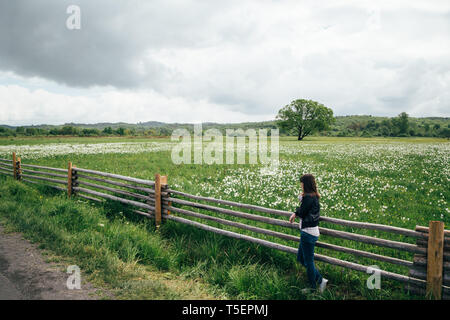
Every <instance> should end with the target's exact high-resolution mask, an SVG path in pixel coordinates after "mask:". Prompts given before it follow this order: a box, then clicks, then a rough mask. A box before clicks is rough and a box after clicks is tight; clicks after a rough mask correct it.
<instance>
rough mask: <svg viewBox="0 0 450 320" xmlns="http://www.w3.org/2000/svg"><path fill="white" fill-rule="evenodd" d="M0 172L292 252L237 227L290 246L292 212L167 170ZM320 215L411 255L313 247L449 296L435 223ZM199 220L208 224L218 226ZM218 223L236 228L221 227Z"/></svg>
mask: <svg viewBox="0 0 450 320" xmlns="http://www.w3.org/2000/svg"><path fill="white" fill-rule="evenodd" d="M0 174H3V175H8V176H13V177H14V178H15V179H17V180H22V181H24V182H27V183H32V184H45V185H47V186H50V187H52V188H55V189H57V190H61V191H66V192H67V194H68V196H69V197H71V196H77V197H80V198H83V199H86V200H90V201H96V202H103V201H105V200H109V201H117V202H120V203H123V204H125V205H129V206H131V207H132V208H133V209H132V211H133V212H135V213H136V214H139V215H142V216H145V217H147V218H152V219H154V220H155V224H156V226H157V228H158V227H159V226H160V224H161V223H162V221H163V220H171V221H175V222H178V223H183V224H187V225H191V226H194V227H196V228H199V229H202V230H206V231H209V232H214V233H217V234H221V235H224V236H228V237H231V238H235V239H241V240H245V241H249V242H252V243H256V244H259V245H262V246H265V247H269V248H272V249H276V250H281V251H283V252H288V253H292V254H296V253H297V248H296V247H292V246H290V245H285V244H282V243H278V242H274V241H269V240H266V239H261V238H257V237H254V236H250V235H248V234H244V233H242V231H244V232H250V233H254V234H258V235H263V236H264V237H273V238H274V239H278V241H285V242H286V243H288V244H289V243H292V242H293V243H295V244H296V245H298V241H299V236H298V232H297V233H296V234H295V235H294V234H292V231H293V230H298V227H299V225H298V223H289V222H288V221H287V217H289V216H290V215H291V214H292V212H289V211H285V210H279V209H271V208H266V207H261V206H257V205H252V204H244V203H239V202H235V201H229V200H222V199H215V198H212V197H205V196H199V195H193V194H189V193H186V192H182V191H178V190H173V189H171V188H170V187H169V185H168V182H167V176H162V175H159V174H156V175H155V180H154V181H151V180H145V179H139V178H133V177H128V176H123V175H119V174H112V173H107V172H102V171H96V170H90V169H85V168H77V167H75V166H74V165H72V163H70V162H69V166H68V168H67V169H62V168H52V167H46V166H40V165H32V164H23V163H22V162H21V160H20V158H18V157H16V155H15V153H14V154H13V158H12V160H10V159H3V158H0ZM61 185H64V186H61ZM226 207H228V208H226ZM143 210H144V211H143ZM188 218H189V219H188ZM198 220H199V221H198ZM200 221H201V222H200ZM245 221H248V222H247V223H246V222H245ZM320 221H321V222H324V223H327V224H330V225H338V226H341V227H345V228H349V229H351V232H349V231H343V230H335V229H330V228H325V227H322V226H320V227H319V231H320V233H321V234H322V235H325V236H327V237H330V238H333V239H342V240H344V241H347V242H348V241H351V243H361V244H364V245H369V246H373V247H378V248H385V249H384V250H387V251H389V252H390V253H391V254H392V253H395V254H397V253H400V252H405V253H406V254H407V255H408V254H414V256H413V257H412V259H411V261H410V260H407V259H405V258H404V256H405V255H404V254H403V255H402V257H403V258H400V257H398V256H397V257H396V256H391V255H384V254H380V253H379V252H376V253H375V252H370V250H369V251H366V250H360V249H355V248H350V247H346V246H342V245H337V244H334V243H328V242H323V241H318V242H317V243H316V246H317V247H318V248H323V249H325V250H329V251H330V252H341V253H344V254H348V255H351V256H353V257H360V258H364V259H369V260H376V261H381V262H383V263H387V264H391V265H395V266H400V267H404V268H406V269H407V271H408V275H404V274H398V273H395V272H390V271H386V270H380V274H381V276H383V277H385V278H387V279H392V280H396V281H400V282H402V283H404V284H405V289H406V290H407V291H409V292H411V293H413V294H419V295H426V296H428V297H432V298H435V299H441V298H442V299H449V298H450V230H444V225H443V223H442V222H430V226H428V227H425V226H416V228H415V230H410V229H406V228H399V227H393V226H386V225H382V224H375V223H368V222H359V221H349V220H344V219H337V218H332V217H326V216H322V217H321V218H320ZM204 222H210V223H213V224H216V225H218V226H220V228H219V227H216V226H212V225H208V224H205V223H204ZM261 225H264V227H263V226H261ZM224 226H228V227H231V228H235V229H237V230H241V232H237V231H231V230H225V229H223V227H224ZM354 229H366V230H373V231H376V232H382V233H389V234H394V235H397V238H398V237H407V238H412V239H413V240H415V243H410V242H403V240H402V241H394V240H388V239H383V238H379V237H375V236H369V235H363V234H358V233H356V232H354ZM283 230H284V231H286V232H283ZM364 248H365V247H364ZM315 260H317V261H321V262H324V263H328V264H331V265H335V266H340V267H343V268H348V269H351V270H356V271H361V272H367V271H368V268H369V267H368V266H365V265H362V264H359V263H355V262H350V261H345V260H342V259H337V258H334V257H329V256H327V255H324V254H319V253H317V254H315Z"/></svg>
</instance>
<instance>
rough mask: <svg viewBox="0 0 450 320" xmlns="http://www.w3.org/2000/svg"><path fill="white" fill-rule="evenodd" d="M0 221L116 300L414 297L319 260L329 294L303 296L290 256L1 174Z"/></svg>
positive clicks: (301, 278) (299, 272) (301, 275)
mask: <svg viewBox="0 0 450 320" xmlns="http://www.w3.org/2000/svg"><path fill="white" fill-rule="evenodd" d="M0 216H1V217H2V218H3V219H4V221H6V223H7V225H8V226H9V227H10V228H14V230H17V231H21V232H23V233H24V235H25V237H27V238H28V239H31V240H33V241H35V242H38V243H40V247H41V248H43V249H47V250H49V251H51V252H52V253H54V254H56V255H58V256H61V257H62V258H63V259H65V261H67V262H68V263H70V264H76V265H78V266H79V267H80V268H81V270H82V272H83V274H86V275H87V276H88V279H89V280H90V281H91V282H93V283H94V284H96V285H99V286H102V287H105V288H107V289H108V290H110V291H111V292H113V294H114V295H115V296H116V297H117V298H119V299H203V298H206V299H214V298H231V299H408V298H411V297H410V296H409V295H407V294H405V293H404V292H403V290H402V285H400V284H398V283H394V282H390V281H387V280H384V281H383V283H382V289H381V290H369V289H367V287H366V283H365V279H367V276H368V275H366V276H365V275H361V273H357V272H351V271H349V270H344V269H340V268H337V267H332V266H330V265H326V264H322V263H317V265H318V268H319V270H320V271H321V272H322V273H323V274H324V275H326V277H327V278H329V279H330V287H329V289H328V290H327V291H326V292H325V293H324V294H323V295H319V294H317V293H312V294H309V295H305V294H303V293H302V292H301V289H302V288H304V287H306V286H307V285H306V283H307V281H306V272H305V270H304V269H303V268H301V267H300V266H299V265H298V264H297V263H296V261H295V256H293V255H289V254H286V253H282V252H278V251H275V250H271V249H268V248H264V247H260V246H257V245H254V244H250V243H247V242H244V241H236V240H234V239H230V238H226V237H223V236H219V235H216V234H212V233H208V232H205V231H202V230H198V229H195V228H193V227H189V226H186V225H181V224H177V223H172V222H170V221H169V222H166V223H165V224H164V225H163V226H162V227H161V229H160V231H159V232H155V230H154V225H153V223H152V221H149V220H147V219H145V218H142V217H140V216H136V215H133V214H131V213H130V212H128V209H127V208H126V207H124V206H121V205H120V204H116V203H111V202H107V203H105V204H104V205H97V204H92V203H88V202H85V201H80V200H69V199H67V198H66V197H65V195H64V194H61V193H59V192H55V191H53V190H52V189H48V188H46V187H35V186H29V185H26V184H24V183H20V182H16V181H13V180H12V179H10V178H6V177H3V176H0Z"/></svg>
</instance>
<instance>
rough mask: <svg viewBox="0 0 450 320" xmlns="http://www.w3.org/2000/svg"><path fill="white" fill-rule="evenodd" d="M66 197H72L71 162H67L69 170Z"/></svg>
mask: <svg viewBox="0 0 450 320" xmlns="http://www.w3.org/2000/svg"><path fill="white" fill-rule="evenodd" d="M67 196H68V197H69V198H70V197H71V196H72V162H70V161H69V168H68V170H67Z"/></svg>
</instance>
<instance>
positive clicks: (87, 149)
mask: <svg viewBox="0 0 450 320" xmlns="http://www.w3.org/2000/svg"><path fill="white" fill-rule="evenodd" d="M173 146H174V143H172V142H170V141H169V140H162V141H161V140H159V141H158V140H140V141H137V139H134V140H133V139H127V140H125V141H120V142H105V141H104V140H102V141H97V142H96V141H95V140H92V139H89V140H88V139H86V140H83V139H78V138H77V140H76V141H71V142H68V141H64V139H62V141H61V142H60V143H53V142H52V143H49V142H48V141H42V143H40V142H39V143H36V142H35V143H23V141H22V143H17V144H15V143H11V142H10V141H9V142H8V143H3V145H2V142H1V141H0V157H2V158H11V153H12V152H13V151H14V152H16V153H17V155H18V156H20V157H22V162H23V163H29V164H41V165H46V166H52V167H59V168H66V167H67V163H68V161H71V162H73V163H74V164H75V165H76V166H77V167H80V168H81V167H82V168H89V169H94V170H101V171H105V172H111V173H117V174H123V175H128V176H133V177H138V178H144V179H150V180H153V178H154V175H155V173H161V174H166V175H168V177H169V179H168V181H169V185H170V187H171V188H173V189H176V190H180V191H185V192H188V193H191V194H196V195H203V196H209V197H214V198H219V199H227V200H233V201H238V202H242V203H250V204H256V205H260V206H265V207H271V208H277V209H282V210H292V211H293V210H294V209H295V207H296V206H297V205H299V204H298V199H297V195H298V193H299V192H300V183H299V179H300V176H301V175H302V174H305V173H312V174H314V175H315V176H316V179H317V182H318V188H319V192H320V193H321V195H322V198H321V201H320V203H321V215H323V216H330V217H337V218H343V219H349V220H357V221H364V222H374V223H380V224H385V225H394V226H399V227H405V228H409V229H414V227H415V226H416V225H423V226H426V225H428V223H429V221H430V220H441V221H444V222H445V224H446V228H448V227H449V226H450V208H449V202H448V201H449V198H450V171H449V164H450V161H449V160H450V143H449V142H448V141H445V140H439V139H421V140H417V139H340V138H311V139H307V140H305V141H302V142H298V141H295V140H292V139H289V138H282V139H281V140H280V150H279V151H280V152H279V160H280V161H279V165H278V166H277V167H270V166H266V165H262V164H256V165H251V164H244V165H240V164H232V165H230V164H227V165H225V164H224V165H219V164H212V165H207V164H202V165H198V164H178V165H177V164H174V163H173V162H172V159H171V150H172V147H173ZM194 210H195V209H194ZM200 211H201V210H200ZM114 214H117V212H114ZM214 215H215V214H214ZM227 218H228V217H227ZM278 218H280V217H278ZM230 219H232V220H238V219H239V218H235V217H230ZM244 222H245V223H247V224H254V225H258V226H261V227H268V228H271V229H274V230H277V231H281V232H286V233H290V234H298V230H285V228H281V227H276V226H268V225H262V224H260V223H259V222H254V221H244ZM208 224H211V223H209V222H208ZM321 225H322V226H324V227H331V228H335V229H342V230H346V231H351V232H358V233H361V234H367V235H372V236H381V237H382V238H389V239H392V240H404V241H408V242H411V243H414V239H411V238H407V237H403V236H399V235H391V234H386V233H384V234H381V233H379V232H376V231H372V230H351V228H346V227H341V226H335V225H329V224H328V225H327V224H326V223H321ZM166 226H167V228H163V233H164V237H165V239H170V241H171V243H173V245H174V247H176V248H184V249H183V250H184V251H183V254H181V256H182V257H183V258H180V259H184V260H182V261H183V262H182V265H183V267H182V268H188V269H187V270H190V271H189V273H190V274H191V273H192V274H194V275H195V274H197V273H199V274H201V277H203V278H206V279H208V280H207V281H208V282H210V283H212V284H214V285H216V284H220V285H222V286H224V287H227V286H229V283H230V281H231V282H233V281H235V282H236V283H238V284H239V285H236V286H237V287H236V288H239V289H236V288H235V287H233V288H235V289H233V290H235V291H236V292H237V293H238V294H240V295H243V296H246V293H248V295H250V296H252V297H262V298H267V297H269V298H280V297H283V298H288V297H289V298H292V295H294V296H296V294H297V291H296V290H295V288H297V286H298V283H299V282H298V279H297V278H296V275H295V274H294V275H293V274H292V273H290V272H288V271H287V270H289V268H293V264H292V263H293V262H292V261H291V260H283V259H284V258H281V256H277V255H275V252H272V251H271V252H270V254H267V255H266V254H265V251H260V252H259V251H258V252H259V253H257V254H256V253H255V252H253V253H252V255H250V256H249V257H244V256H243V253H242V251H241V250H242V248H241V249H240V247H239V244H237V243H236V242H223V240H220V239H219V238H215V237H212V236H211V237H209V236H207V235H205V234H200V233H199V234H196V233H195V232H193V230H187V229H186V228H185V227H186V226H184V225H181V226H176V225H171V224H170V223H168V224H166ZM225 228H232V227H225ZM164 230H165V231H164ZM242 232H244V233H246V231H242ZM247 233H250V232H247ZM258 237H260V238H267V240H270V241H275V242H279V243H283V244H286V245H290V246H295V245H296V244H295V243H292V242H289V241H285V240H281V239H278V240H274V239H273V238H270V237H269V236H265V235H260V236H258ZM188 239H191V240H188ZM202 239H203V240H204V241H203V242H202ZM321 241H323V242H327V243H335V244H339V245H341V246H345V247H351V248H354V249H361V250H365V251H370V252H374V253H378V254H382V255H388V256H392V257H396V258H400V259H406V260H411V259H412V254H411V253H407V252H399V251H396V250H393V249H389V248H380V247H376V246H371V245H368V244H363V243H357V242H352V241H349V240H342V239H337V238H332V237H329V236H325V235H322V236H321ZM245 250H247V249H245ZM232 252H234V253H232ZM317 252H318V253H322V254H325V255H329V256H332V257H336V258H340V259H344V260H347V261H353V262H356V263H361V264H364V265H371V264H373V260H368V259H366V258H358V257H355V256H352V255H349V254H344V253H336V252H333V251H330V250H328V249H324V248H317ZM253 254H256V256H253ZM224 255H225V256H224ZM241 257H243V259H244V258H245V259H244V260H245V261H244V262H243V261H241V260H240V259H241ZM291 258H292V260H293V259H294V258H293V257H291ZM248 259H250V260H252V261H253V262H252V263H253V264H251V265H247V263H248V261H249V260H248ZM258 259H260V260H258ZM274 259H275V260H274ZM277 259H278V260H277ZM280 259H281V260H280ZM180 261H181V260H180ZM275 261H276V262H275ZM281 261H283V262H281ZM261 262H262V263H261ZM265 263H269V264H268V265H267V266H263V265H264V264H265ZM377 265H378V266H380V267H381V268H382V269H384V270H387V271H392V272H397V273H401V274H405V275H406V274H407V272H408V270H407V268H404V267H402V266H391V265H388V264H386V263H381V262H379V263H378V264H377ZM180 268H181V267H180ZM255 268H256V269H258V270H265V271H264V272H263V271H261V272H255V270H256V269H255ZM320 268H321V271H323V272H324V273H325V274H328V276H329V277H330V279H332V280H333V281H334V282H336V283H339V290H335V291H333V292H334V293H333V294H337V295H338V296H339V297H342V298H346V297H347V294H348V292H350V291H351V290H357V291H358V292H359V294H360V295H362V296H365V297H371V298H386V297H387V298H392V297H393V296H392V294H393V292H397V293H396V295H395V297H396V298H399V297H402V298H403V293H402V289H401V286H400V285H398V284H394V283H393V284H392V285H390V287H389V288H390V289H392V291H390V290H382V291H380V292H373V291H370V290H366V289H365V285H364V284H365V282H364V281H365V275H364V274H363V275H360V274H357V275H352V276H350V275H349V274H347V273H346V274H345V277H344V276H343V275H344V274H343V273H341V271H342V269H339V271H337V270H335V269H334V268H332V267H331V266H329V265H321V266H320ZM274 270H276V271H274ZM274 274H276V275H274ZM228 277H230V278H228ZM233 277H234V278H233ZM236 277H237V278H236ZM240 277H243V278H245V279H247V278H251V279H253V280H254V282H255V283H258V284H259V285H257V286H256V285H255V287H254V288H253V287H252V288H248V287H247V285H243V284H244V283H247V282H245V281H244V280H242V281H244V282H241V280H240V279H241V278H240ZM233 279H234V280H233ZM249 283H253V282H249ZM269 284H271V285H269ZM266 285H267V286H268V287H267V291H268V292H269V291H270V293H268V292H265V291H264V290H265V289H263V288H261V287H260V286H263V287H264V286H266ZM272 286H273V287H272ZM342 286H345V289H343V287H342ZM241 287H242V288H241ZM280 288H283V289H280ZM291 291H292V292H291ZM340 291H342V292H340ZM233 292H234V291H233ZM249 292H252V293H251V294H250V293H249ZM286 292H288V293H286ZM284 294H285V295H284ZM330 294H331V293H330ZM336 297H337V296H336ZM336 297H335V296H329V298H336Z"/></svg>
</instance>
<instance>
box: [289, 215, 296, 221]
mask: <svg viewBox="0 0 450 320" xmlns="http://www.w3.org/2000/svg"><path fill="white" fill-rule="evenodd" d="M294 220H295V213H293V214H291V216H290V217H289V222H290V223H292V222H294Z"/></svg>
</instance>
